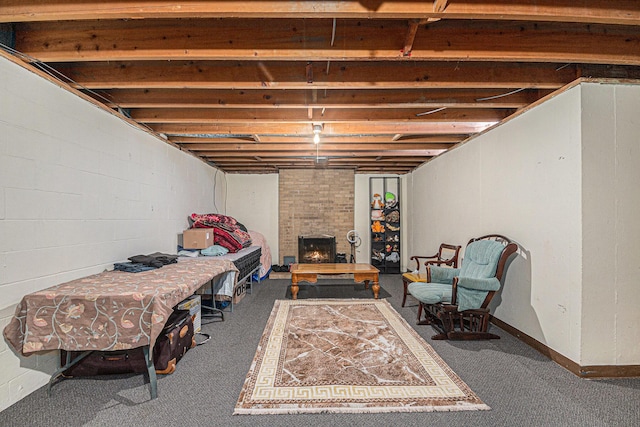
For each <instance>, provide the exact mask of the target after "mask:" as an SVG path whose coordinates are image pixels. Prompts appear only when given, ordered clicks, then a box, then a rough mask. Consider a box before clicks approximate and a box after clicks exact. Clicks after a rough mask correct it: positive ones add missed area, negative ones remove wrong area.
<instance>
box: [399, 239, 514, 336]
mask: <svg viewBox="0 0 640 427" xmlns="http://www.w3.org/2000/svg"><path fill="white" fill-rule="evenodd" d="M517 248H518V246H517V245H516V244H515V243H513V242H511V241H510V240H509V239H507V238H506V237H504V236H500V235H497V234H491V235H487V236H482V237H478V238H475V239H471V240H470V241H469V243H468V245H467V248H466V250H465V253H464V259H463V260H462V265H461V267H460V268H444V267H439V266H436V265H429V266H427V281H426V282H413V283H411V284H410V285H409V286H408V287H407V290H408V292H409V293H410V294H411V295H412V296H413V297H415V298H416V299H417V300H418V301H419V306H418V324H419V325H425V324H430V325H432V326H433V327H434V328H435V329H436V330H438V332H439V333H438V334H437V335H434V336H433V337H432V338H433V339H452V340H453V339H492V338H500V337H499V336H497V335H495V334H490V333H489V332H487V329H488V327H489V319H490V313H489V308H488V306H489V303H490V302H491V299H492V298H493V296H494V295H495V293H496V291H498V290H499V289H500V284H501V282H500V281H501V280H502V276H503V274H504V271H505V267H506V264H507V260H508V259H509V257H510V256H511V255H512V254H514V253H515V252H516V250H517ZM423 314H424V319H423V318H422V317H423Z"/></svg>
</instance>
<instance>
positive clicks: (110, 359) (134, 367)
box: [60, 310, 196, 377]
mask: <svg viewBox="0 0 640 427" xmlns="http://www.w3.org/2000/svg"><path fill="white" fill-rule="evenodd" d="M195 345H196V342H195V338H194V331H193V318H192V316H191V315H190V314H189V311H188V310H176V311H174V312H173V313H172V314H171V316H169V319H168V320H167V323H166V324H165V327H164V328H163V330H162V333H161V334H160V336H159V337H158V339H157V340H156V344H155V346H154V347H153V365H154V366H155V369H156V373H158V374H171V373H173V372H174V371H175V369H176V364H177V363H178V362H179V361H180V359H182V356H184V354H185V353H186V352H187V351H188V350H189V349H190V348H193V347H195ZM70 353H71V360H73V359H75V358H76V357H77V356H79V355H80V354H81V353H82V352H80V351H71V352H70ZM66 359H67V351H65V350H60V366H61V367H63V366H64V365H65V364H66ZM143 372H147V364H146V361H145V358H144V352H143V351H142V347H137V348H132V349H128V350H115V351H93V352H91V353H90V354H89V355H88V356H86V357H85V358H84V359H82V360H81V361H80V362H78V363H76V364H75V365H73V366H71V367H70V368H68V369H66V370H65V371H64V372H63V373H62V375H64V376H65V377H86V376H94V375H108V374H130V373H143Z"/></svg>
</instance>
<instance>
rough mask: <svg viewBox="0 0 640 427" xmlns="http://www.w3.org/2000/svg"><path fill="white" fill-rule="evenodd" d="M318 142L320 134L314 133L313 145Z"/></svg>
mask: <svg viewBox="0 0 640 427" xmlns="http://www.w3.org/2000/svg"><path fill="white" fill-rule="evenodd" d="M319 142H320V134H318V133H316V134H315V135H313V143H314V144H318V143H319Z"/></svg>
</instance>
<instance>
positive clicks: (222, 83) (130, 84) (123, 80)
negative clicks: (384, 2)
mask: <svg viewBox="0 0 640 427" xmlns="http://www.w3.org/2000/svg"><path fill="white" fill-rule="evenodd" d="M312 65H313V67H314V68H318V69H319V70H320V72H317V73H315V74H314V75H315V77H314V81H313V83H308V82H307V80H306V77H305V66H306V62H305V63H296V62H269V63H263V64H262V67H260V66H259V64H256V63H255V62H246V61H242V62H230V61H223V62H211V61H171V62H158V61H151V62H100V63H77V64H58V65H56V67H55V68H56V69H57V70H58V71H59V72H60V73H61V74H63V75H65V76H67V77H68V78H69V79H71V80H72V81H73V82H75V84H73V83H72V86H74V87H76V88H78V89H83V88H85V89H92V90H95V89H226V90H247V89H256V90H274V89H278V90H279V89H307V90H309V89H342V90H347V89H362V90H365V89H367V90H371V89H372V88H375V89H385V90H407V89H415V90H420V89H470V88H473V89H479V88H481V89H507V90H512V89H519V88H526V89H558V88H560V87H562V86H564V85H565V84H567V83H568V82H571V81H573V80H575V79H576V78H577V76H578V71H577V68H576V67H575V66H573V65H569V66H565V67H560V66H558V65H557V64H542V63H535V64H533V63H494V64H486V63H479V62H460V63H450V62H371V61H363V62H335V63H333V65H332V66H331V70H333V71H331V72H330V73H329V74H326V73H325V72H323V71H322V70H324V69H325V67H326V63H312ZM261 68H266V69H268V70H269V74H270V79H269V80H268V81H266V80H265V79H264V76H263V74H262V73H261Z"/></svg>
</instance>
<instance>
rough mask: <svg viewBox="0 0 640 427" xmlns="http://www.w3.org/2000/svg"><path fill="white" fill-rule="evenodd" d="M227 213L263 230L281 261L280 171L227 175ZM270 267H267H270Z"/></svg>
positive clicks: (276, 259) (252, 228) (274, 258)
mask: <svg viewBox="0 0 640 427" xmlns="http://www.w3.org/2000/svg"><path fill="white" fill-rule="evenodd" d="M225 177H226V180H227V203H226V214H227V215H229V216H232V217H234V218H236V219H237V220H238V221H240V222H241V223H243V224H244V225H245V226H246V227H247V229H249V230H255V231H258V232H260V233H262V234H263V235H264V237H265V239H266V240H267V244H268V245H269V249H271V258H272V262H273V263H274V264H276V263H277V262H278V259H279V258H278V253H279V252H278V251H279V247H278V174H265V175H255V174H252V175H245V174H226V175H225ZM269 267H270V266H265V268H267V269H268V268H269Z"/></svg>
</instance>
